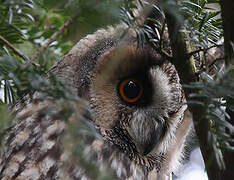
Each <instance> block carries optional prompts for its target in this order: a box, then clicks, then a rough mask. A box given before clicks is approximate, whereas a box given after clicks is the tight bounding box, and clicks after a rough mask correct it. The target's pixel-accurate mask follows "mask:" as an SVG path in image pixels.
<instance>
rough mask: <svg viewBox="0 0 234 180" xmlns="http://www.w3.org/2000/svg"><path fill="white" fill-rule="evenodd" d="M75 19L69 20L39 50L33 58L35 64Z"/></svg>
mask: <svg viewBox="0 0 234 180" xmlns="http://www.w3.org/2000/svg"><path fill="white" fill-rule="evenodd" d="M74 18H75V16H74V17H73V18H70V19H69V20H67V21H66V22H65V23H64V25H63V26H61V27H60V28H59V29H58V31H56V32H55V33H54V34H53V35H52V36H51V38H50V39H49V40H48V41H47V42H46V43H45V44H44V45H43V46H42V47H41V48H39V49H38V50H37V52H36V53H35V54H34V55H33V56H32V58H31V61H33V62H35V61H36V60H37V59H38V58H39V56H40V55H41V53H43V52H44V51H45V50H46V49H47V48H48V47H49V46H50V44H51V43H52V42H54V41H55V40H56V39H57V38H58V37H59V36H60V35H61V34H62V33H63V32H64V30H65V29H66V28H67V27H68V26H69V25H70V24H71V23H72V22H73V19H74Z"/></svg>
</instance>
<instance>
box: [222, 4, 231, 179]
mask: <svg viewBox="0 0 234 180" xmlns="http://www.w3.org/2000/svg"><path fill="white" fill-rule="evenodd" d="M220 4H221V11H222V20H223V30H224V46H225V62H226V65H227V66H232V65H234V63H233V62H234V52H233V51H234V33H233V32H234V26H233V24H234V11H233V10H234V1H230V0H221V1H220ZM232 101H233V100H232V99H227V113H228V114H229V115H230V119H227V121H229V122H230V123H231V124H232V125H233V126H234V112H233V111H231V110H230V109H229V105H230V104H233V103H234V102H232ZM232 137H233V138H234V135H233V136H232ZM231 144H232V145H234V144H233V143H231ZM224 160H225V164H226V170H225V171H222V178H223V179H234V173H233V170H234V152H233V151H227V150H226V151H225V154H224Z"/></svg>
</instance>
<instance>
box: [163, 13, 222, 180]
mask: <svg viewBox="0 0 234 180" xmlns="http://www.w3.org/2000/svg"><path fill="white" fill-rule="evenodd" d="M165 11H166V21H167V25H168V31H169V38H170V41H171V48H172V54H173V64H174V65H175V67H176V69H177V71H178V74H179V76H180V79H181V83H182V84H190V83H191V82H195V81H197V77H196V70H195V66H194V60H193V57H192V56H190V57H189V56H188V51H189V49H190V47H189V44H186V42H185V40H184V36H183V34H182V33H181V32H179V30H180V28H181V26H182V24H180V23H179V22H178V20H177V19H176V17H175V16H174V15H173V14H171V12H170V11H167V10H165ZM194 91H197V90H192V91H191V90H188V89H185V96H186V98H187V100H189V99H191V98H190V97H189V94H190V93H191V92H194ZM195 93H199V92H195ZM199 101H201V102H204V103H208V102H206V100H205V99H201V98H199ZM188 107H189V110H190V111H191V112H192V114H193V122H194V125H195V130H196V133H197V136H198V139H199V143H200V147H201V151H202V154H203V157H204V160H205V164H206V170H207V173H208V177H209V179H212V180H221V176H220V171H219V165H218V164H217V162H216V161H215V160H213V159H214V152H213V150H212V149H211V147H210V146H209V145H208V144H209V142H208V130H209V120H208V119H207V118H206V111H207V109H206V108H204V107H202V106H194V105H193V106H191V104H188ZM211 161H212V163H210V162H211Z"/></svg>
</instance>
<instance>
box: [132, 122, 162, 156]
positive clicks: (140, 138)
mask: <svg viewBox="0 0 234 180" xmlns="http://www.w3.org/2000/svg"><path fill="white" fill-rule="evenodd" d="M135 123H136V122H135ZM135 123H134V124H135ZM134 124H132V125H131V128H130V129H128V132H129V134H130V136H131V137H132V138H133V141H134V143H135V145H136V148H137V151H138V153H139V154H141V155H142V156H145V155H147V154H149V153H150V152H151V151H152V150H153V149H155V147H156V146H157V144H159V141H160V138H161V137H162V134H163V123H162V122H160V121H154V120H148V121H147V120H145V119H144V120H139V121H138V126H136V125H134ZM136 124H137V123H136ZM139 124H141V125H139Z"/></svg>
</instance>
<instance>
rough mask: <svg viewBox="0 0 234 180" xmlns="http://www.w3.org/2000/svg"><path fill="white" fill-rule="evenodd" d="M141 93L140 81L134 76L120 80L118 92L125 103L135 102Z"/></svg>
mask: <svg viewBox="0 0 234 180" xmlns="http://www.w3.org/2000/svg"><path fill="white" fill-rule="evenodd" d="M142 93H143V86H142V83H141V82H140V81H138V80H137V79H134V78H128V79H125V80H123V81H122V82H120V85H119V94H120V96H121V98H122V99H123V100H124V101H125V102H127V103H135V102H137V100H139V99H140V98H141V96H142Z"/></svg>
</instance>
